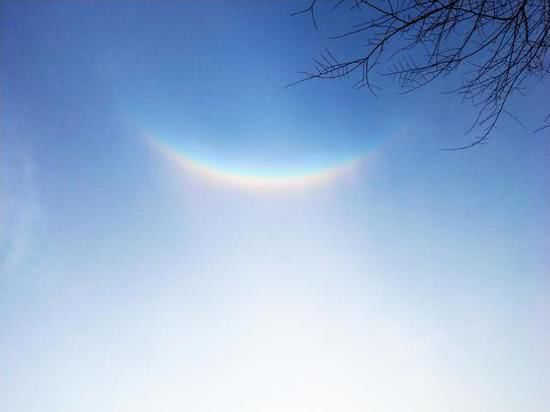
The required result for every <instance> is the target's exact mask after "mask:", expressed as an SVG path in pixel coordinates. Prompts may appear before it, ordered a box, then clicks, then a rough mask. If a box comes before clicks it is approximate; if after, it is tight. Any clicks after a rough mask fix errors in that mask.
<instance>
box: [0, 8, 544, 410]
mask: <svg viewBox="0 0 550 412" xmlns="http://www.w3.org/2000/svg"><path fill="white" fill-rule="evenodd" d="M302 6H303V5H302V4H301V3H300V2H290V1H281V2H237V3H232V4H228V2H221V1H220V2H216V1H214V2H183V1H182V2H175V1H164V2H147V1H136V2H129V1H120V2H118V1H117V2H111V1H110V2H101V1H95V2H84V1H82V2H80V1H3V2H2V3H1V5H0V82H1V84H0V95H1V104H2V106H1V119H0V136H1V137H0V213H1V215H0V219H1V220H0V409H1V410H3V411H4V410H5V411H10V412H12V411H13V412H19V411H21V412H22V411H32V410H40V411H56V412H64V411H97V410H102V411H119V410H127V411H141V410H143V411H147V410H159V411H176V410H188V411H203V410H231V411H233V410H235V411H248V410H250V411H253V410H254V411H258V410H265V411H271V410H286V411H294V410H296V411H298V410H300V411H303V410H316V411H317V410H327V411H329V410H341V409H345V410H350V411H353V410H365V409H369V410H375V411H402V410H412V411H416V410H419V411H420V410H422V411H423V412H428V411H436V410H437V411H455V410H456V411H464V410H469V411H476V410H479V411H484V412H487V411H495V412H496V411H498V412H504V411H518V410H522V411H529V412H539V411H540V412H542V411H546V410H547V409H548V406H549V405H550V395H549V394H550V386H549V382H550V350H549V348H550V332H549V331H550V303H549V299H550V285H549V280H548V279H549V274H550V272H549V270H550V266H549V265H550V261H549V258H548V250H550V243H549V237H548V230H549V229H550V224H549V214H550V212H549V209H548V200H549V199H550V185H549V184H548V182H549V177H550V176H549V173H550V172H549V171H548V161H549V159H550V143H549V141H548V133H547V132H546V134H545V133H539V134H532V133H531V132H530V131H526V130H523V129H522V128H521V127H519V126H518V125H517V124H516V123H515V122H514V121H512V120H510V119H503V121H502V122H501V123H500V124H499V127H498V128H497V129H496V130H495V132H494V133H493V135H492V136H491V139H490V142H489V144H487V145H483V146H480V147H476V148H475V149H473V150H468V151H462V152H443V151H441V150H439V149H440V148H442V147H450V146H459V145H463V144H465V143H468V142H470V141H471V139H472V136H464V131H466V130H467V129H468V128H469V126H470V122H471V120H472V118H473V114H474V113H475V112H474V109H472V108H471V107H470V106H469V105H468V104H462V103H461V102H460V101H459V98H458V97H456V96H452V95H451V96H449V95H443V94H440V91H442V90H446V89H449V88H451V87H452V85H453V84H454V83H453V82H454V81H455V80H456V79H455V80H453V79H445V80H442V81H441V82H440V83H436V84H434V85H433V86H431V87H429V88H426V89H422V90H419V91H418V92H417V93H414V94H408V95H400V94H399V92H398V90H397V89H396V87H395V85H394V84H393V83H392V82H391V81H390V80H389V79H380V80H379V84H380V85H382V86H384V89H383V90H382V91H381V92H380V93H379V95H380V96H379V98H378V99H376V98H374V97H373V96H372V95H370V94H369V93H368V91H366V90H364V89H361V90H356V89H354V88H353V87H352V84H351V82H349V81H335V82H307V83H304V84H301V85H299V86H295V87H291V88H285V87H284V86H285V85H286V84H288V83H290V82H292V81H294V80H296V79H298V78H299V77H300V75H299V74H297V73H296V72H297V71H300V70H307V69H309V68H311V58H312V57H315V56H317V55H318V54H319V53H320V52H321V51H322V50H323V48H324V47H325V46H330V47H333V46H334V47H335V48H336V49H335V50H336V51H337V52H338V53H341V54H342V55H353V54H354V53H355V52H356V50H357V49H356V48H354V47H353V45H354V44H355V45H357V43H356V42H350V43H348V42H344V43H335V42H330V41H328V40H327V37H328V36H329V35H332V34H335V33H338V32H339V31H341V30H342V29H343V28H344V27H349V24H350V23H353V21H352V18H353V14H349V15H348V14H347V13H345V12H342V14H337V15H339V16H340V19H338V18H336V19H333V18H331V17H330V16H334V14H331V13H323V12H321V13H320V14H319V16H318V22H319V25H320V30H319V31H315V30H314V29H313V27H312V24H311V20H310V19H309V18H308V17H307V16H299V17H293V18H291V17H290V16H289V15H290V13H291V12H293V11H296V10H297V9H300V8H302ZM548 92H549V90H548V86H547V85H546V84H536V85H531V88H530V89H529V93H528V94H527V95H526V96H517V97H515V98H514V99H513V100H512V101H511V103H510V104H511V106H510V110H511V111H512V112H513V113H514V114H515V115H517V116H518V117H520V118H521V119H522V120H523V121H524V123H525V124H526V125H527V127H528V128H529V129H535V128H537V127H538V126H539V125H540V124H541V123H542V121H543V119H544V116H545V114H546V112H547V110H548ZM145 134H150V135H153V136H156V137H158V138H159V139H160V140H162V141H163V142H164V143H167V144H169V145H171V146H172V147H174V149H175V150H178V151H180V152H181V153H185V154H186V155H188V156H190V157H192V158H194V159H196V160H198V161H201V162H205V164H208V165H210V166H216V167H219V168H222V169H224V170H229V171H237V172H238V171H241V170H246V171H248V172H250V171H252V172H255V173H258V174H261V175H269V176H278V175H285V174H288V171H289V170H292V171H308V170H320V169H324V168H328V167H333V166H335V165H338V164H340V163H341V162H342V161H344V160H347V159H350V158H355V157H359V156H363V155H365V154H368V161H367V162H366V165H364V167H362V168H361V170H360V171H357V172H356V173H355V174H353V175H352V176H346V178H344V179H342V180H339V181H337V182H333V183H331V184H328V185H326V186H322V187H316V188H305V189H304V190H302V191H291V192H288V193H285V192H281V193H265V192H264V193H256V192H253V191H252V192H251V191H246V190H239V189H238V188H232V187H223V186H222V187H212V186H210V185H208V184H205V183H204V182H201V181H200V179H199V180H197V179H196V178H195V177H192V176H186V175H185V174H182V173H181V172H178V171H176V170H174V168H172V167H170V166H169V165H168V164H167V163H168V162H167V161H166V159H163V158H162V156H159V155H158V153H154V152H153V151H151V148H150V147H149V146H148V145H147V144H146V143H145V141H144V138H143V137H144V135H145ZM257 365H260V366H257ZM281 365H282V366H281ZM308 382H309V383H308Z"/></svg>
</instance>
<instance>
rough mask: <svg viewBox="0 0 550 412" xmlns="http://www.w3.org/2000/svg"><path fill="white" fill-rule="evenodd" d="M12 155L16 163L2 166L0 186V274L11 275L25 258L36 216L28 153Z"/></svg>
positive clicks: (37, 202)
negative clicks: (0, 183) (0, 182)
mask: <svg viewBox="0 0 550 412" xmlns="http://www.w3.org/2000/svg"><path fill="white" fill-rule="evenodd" d="M15 158H16V160H17V163H16V162H11V164H9V163H8V164H7V165H6V164H5V165H4V167H5V168H6V169H5V170H3V171H2V175H3V178H2V185H1V187H0V199H1V201H0V205H1V206H0V274H2V275H3V276H11V275H13V274H14V273H15V272H16V271H17V269H18V267H19V265H20V264H21V262H22V261H23V259H24V258H25V256H26V254H27V252H28V248H29V246H30V243H31V238H32V232H33V225H34V223H35V220H36V218H37V217H38V215H39V201H38V194H37V190H36V183H35V166H34V162H33V159H32V156H31V155H30V154H28V153H27V154H24V155H21V156H16V157H15ZM7 168H10V169H11V170H10V169H7ZM3 169H4V168H3Z"/></svg>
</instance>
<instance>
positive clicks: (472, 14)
mask: <svg viewBox="0 0 550 412" xmlns="http://www.w3.org/2000/svg"><path fill="white" fill-rule="evenodd" d="M334 3H335V5H334V7H335V8H336V7H339V6H341V5H342V4H344V3H347V1H346V0H338V1H335V2H334ZM349 3H350V7H351V8H359V7H361V8H363V9H366V10H367V11H368V15H369V16H370V18H369V19H368V20H367V21H365V22H362V23H360V24H358V25H356V26H354V27H353V29H351V30H349V31H347V32H344V33H341V34H339V35H337V36H335V37H333V39H341V38H345V37H350V36H360V35H364V36H366V38H367V40H368V50H367V52H366V53H365V54H363V55H361V56H359V57H357V58H352V59H349V60H338V59H336V58H335V57H334V55H333V53H331V52H330V51H329V50H328V49H325V51H324V52H323V53H322V54H321V56H320V58H319V59H315V60H314V63H315V68H314V71H311V72H304V73H302V75H303V76H304V77H303V78H302V79H300V80H298V81H297V82H294V83H292V84H291V85H293V84H297V83H301V82H303V81H306V80H310V79H337V78H349V77H350V75H352V74H355V73H358V74H359V79H358V80H357V82H356V83H355V84H356V86H357V87H367V88H368V89H369V90H370V91H371V92H372V93H374V90H375V89H376V87H375V86H374V85H373V84H372V82H371V74H372V71H373V69H375V68H376V67H378V66H380V65H381V64H382V65H384V66H386V67H388V66H389V67H390V69H389V70H385V71H384V72H382V75H385V76H393V77H395V78H397V80H398V81H399V83H400V86H401V87H402V88H403V90H404V92H405V93H408V92H411V91H414V90H416V89H418V88H420V87H423V86H426V85H427V84H429V83H431V82H433V81H434V80H435V79H437V78H439V77H441V76H446V75H448V74H450V73H452V72H454V71H456V70H458V69H461V70H462V73H463V77H462V80H463V81H462V84H461V86H459V87H458V88H456V89H455V90H452V91H451V92H456V93H458V94H460V95H461V96H462V98H463V99H464V100H470V101H471V102H472V104H473V105H474V106H475V107H476V108H477V110H478V112H477V116H476V117H475V119H474V122H473V124H472V127H471V129H470V130H469V131H468V132H471V131H472V130H474V129H478V130H480V133H479V134H478V136H477V137H475V139H474V140H473V142H472V143H470V144H468V145H466V146H461V147H454V148H449V149H444V150H461V149H467V148H471V147H473V146H476V145H479V144H481V143H484V142H485V141H486V140H487V138H488V136H489V135H490V134H491V132H492V131H493V129H494V128H495V126H496V125H497V123H498V121H499V120H500V119H501V117H502V116H503V115H504V114H509V113H508V112H507V111H506V103H507V102H508V100H509V98H510V96H512V95H513V94H514V93H515V92H521V91H522V89H523V85H524V83H525V81H526V80H527V79H528V78H533V77H534V78H536V79H538V80H539V81H542V80H544V79H545V78H546V77H547V76H548V75H549V74H550V59H549V58H548V49H549V48H550V0H349ZM317 7H318V1H317V0H313V1H311V3H310V5H309V7H307V8H305V9H303V10H300V11H298V12H296V13H294V14H293V15H300V14H310V15H311V18H312V20H313V24H314V26H315V28H316V29H317V28H318V26H317V21H316V19H315V10H316V8H317ZM413 52H414V53H413ZM384 56H385V57H386V58H385V59H384V60H383V59H382V57H384ZM419 56H421V57H419ZM548 122H549V118H547V119H546V120H545V125H544V126H543V127H541V128H539V129H537V131H540V130H543V129H546V128H548V127H550V124H549V123H548Z"/></svg>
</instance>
